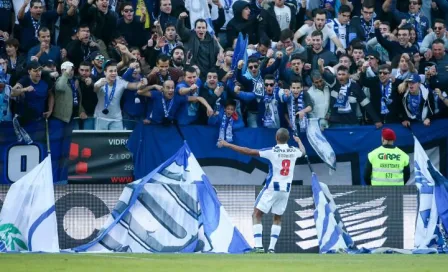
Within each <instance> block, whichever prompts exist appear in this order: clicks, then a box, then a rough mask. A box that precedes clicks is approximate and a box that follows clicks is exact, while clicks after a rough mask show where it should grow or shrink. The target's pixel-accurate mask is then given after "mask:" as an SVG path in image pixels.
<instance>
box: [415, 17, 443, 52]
mask: <svg viewBox="0 0 448 272" xmlns="http://www.w3.org/2000/svg"><path fill="white" fill-rule="evenodd" d="M433 30H434V31H433V32H431V33H429V34H428V35H426V36H425V38H424V39H423V42H422V45H421V46H420V53H421V54H425V58H426V59H430V58H432V50H431V45H432V43H433V42H434V41H435V40H436V39H442V40H443V41H444V42H445V50H448V37H447V32H446V26H445V21H444V20H442V19H436V20H435V21H434V28H433Z"/></svg>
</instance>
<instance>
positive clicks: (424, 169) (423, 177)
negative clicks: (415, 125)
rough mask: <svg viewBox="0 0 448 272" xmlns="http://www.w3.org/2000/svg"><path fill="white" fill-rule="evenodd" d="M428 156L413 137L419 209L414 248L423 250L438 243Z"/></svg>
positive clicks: (435, 210)
mask: <svg viewBox="0 0 448 272" xmlns="http://www.w3.org/2000/svg"><path fill="white" fill-rule="evenodd" d="M430 164H431V162H430V161H429V158H428V155H426V153H425V150H424V149H423V147H422V146H421V144H420V142H419V141H418V140H417V138H416V137H415V136H414V172H415V184H416V185H417V188H418V191H419V207H418V213H417V222H416V226H415V236H414V246H415V248H416V249H425V248H428V247H431V246H433V245H435V244H436V243H437V241H438V234H437V233H438V229H437V221H438V214H437V205H436V199H435V197H434V185H435V182H434V179H433V178H432V176H431V174H430V173H429V171H428V165H430Z"/></svg>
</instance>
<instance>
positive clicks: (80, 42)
mask: <svg viewBox="0 0 448 272" xmlns="http://www.w3.org/2000/svg"><path fill="white" fill-rule="evenodd" d="M76 37H77V38H78V39H77V40H74V41H71V42H70V43H69V44H68V45H67V58H68V59H69V60H70V61H71V62H72V63H73V64H74V65H75V67H77V68H79V64H80V63H81V62H83V61H87V60H89V57H90V53H92V52H95V51H99V50H100V49H99V46H98V45H97V44H96V43H95V42H93V41H92V40H91V37H90V28H89V26H88V25H87V24H82V25H80V26H79V27H78V30H77V32H76Z"/></svg>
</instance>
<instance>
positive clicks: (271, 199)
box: [218, 128, 305, 253]
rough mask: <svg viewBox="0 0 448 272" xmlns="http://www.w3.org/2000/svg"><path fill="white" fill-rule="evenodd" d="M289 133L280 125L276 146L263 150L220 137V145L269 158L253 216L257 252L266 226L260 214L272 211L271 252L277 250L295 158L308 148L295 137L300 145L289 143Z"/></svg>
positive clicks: (261, 247) (261, 251)
mask: <svg viewBox="0 0 448 272" xmlns="http://www.w3.org/2000/svg"><path fill="white" fill-rule="evenodd" d="M288 139H289V132H288V130H287V129H285V128H280V129H278V130H277V133H276V134H275V140H276V141H277V145H276V146H274V147H272V148H266V149H262V150H255V149H250V148H247V147H241V146H237V145H234V144H230V143H228V142H226V141H224V140H220V141H219V143H218V147H228V148H230V149H232V150H234V151H236V152H239V153H241V154H244V155H249V156H255V157H262V158H265V159H267V160H268V161H269V174H268V176H267V178H266V185H265V186H264V188H263V190H261V192H260V194H259V195H258V197H257V200H256V201H255V208H254V213H253V215H252V223H253V232H254V240H255V248H254V252H256V253H264V252H265V251H264V249H263V242H262V237H263V236H262V232H263V225H262V224H261V217H262V216H263V214H265V213H269V211H270V210H271V211H272V213H273V214H274V222H273V224H272V228H271V242H270V244H269V249H268V253H275V244H276V243H277V239H278V236H279V235H280V230H281V216H282V214H283V213H284V212H285V209H286V205H287V204H288V198H289V192H290V190H291V183H292V178H293V176H294V166H295V164H296V160H297V159H298V158H300V157H302V156H303V155H305V148H304V147H303V144H302V142H301V141H300V139H299V137H296V136H294V140H295V141H296V142H297V144H298V145H299V148H298V149H297V148H296V147H293V146H288V144H287V142H288Z"/></svg>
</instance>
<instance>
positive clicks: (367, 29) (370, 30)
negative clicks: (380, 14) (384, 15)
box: [360, 14, 376, 42]
mask: <svg viewBox="0 0 448 272" xmlns="http://www.w3.org/2000/svg"><path fill="white" fill-rule="evenodd" d="M375 17H376V15H375V14H373V15H372V19H371V20H370V25H367V22H366V20H364V17H363V16H362V15H361V20H360V21H361V26H362V29H363V30H364V33H365V36H364V41H366V42H367V41H368V40H370V38H371V37H373V34H374V33H375V32H374V25H373V19H375Z"/></svg>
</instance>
